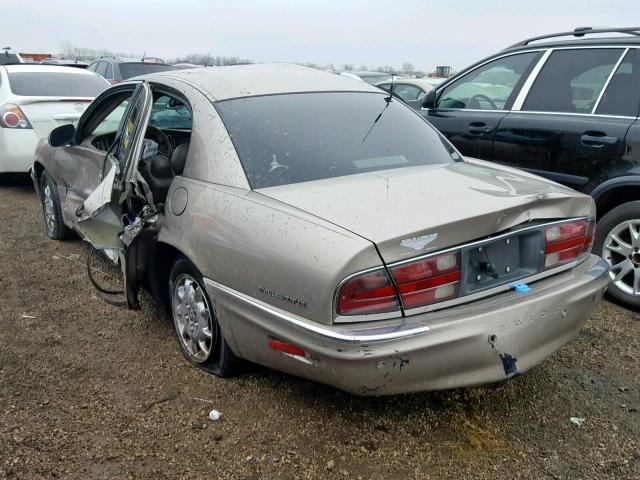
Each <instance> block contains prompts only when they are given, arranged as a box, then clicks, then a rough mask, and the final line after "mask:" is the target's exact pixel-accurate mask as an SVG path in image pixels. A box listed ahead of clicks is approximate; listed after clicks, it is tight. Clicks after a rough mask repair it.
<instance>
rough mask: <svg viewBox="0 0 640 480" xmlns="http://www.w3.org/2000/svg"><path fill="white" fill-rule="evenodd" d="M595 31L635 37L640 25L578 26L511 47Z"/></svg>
mask: <svg viewBox="0 0 640 480" xmlns="http://www.w3.org/2000/svg"><path fill="white" fill-rule="evenodd" d="M594 33H624V34H625V35H632V36H635V37H640V27H602V28H600V27H596V28H594V27H578V28H575V29H574V30H573V31H572V32H560V33H550V34H548V35H540V36H538V37H531V38H527V39H526V40H523V41H521V42H518V43H514V44H513V45H511V47H524V46H525V45H529V44H530V43H532V42H535V41H537V40H544V39H547V38H556V37H584V36H585V35H592V34H594Z"/></svg>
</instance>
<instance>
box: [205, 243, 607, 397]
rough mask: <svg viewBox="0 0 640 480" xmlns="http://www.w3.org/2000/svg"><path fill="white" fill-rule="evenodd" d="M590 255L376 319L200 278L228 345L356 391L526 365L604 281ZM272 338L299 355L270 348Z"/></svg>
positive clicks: (478, 379)
mask: <svg viewBox="0 0 640 480" xmlns="http://www.w3.org/2000/svg"><path fill="white" fill-rule="evenodd" d="M607 272H608V265H607V264H606V262H604V261H603V260H601V259H600V258H599V257H596V256H594V255H591V256H590V257H589V258H588V259H587V260H585V261H584V262H582V263H581V264H580V265H578V266H577V267H575V268H574V269H572V270H569V271H566V272H563V273H559V274H557V275H554V276H552V277H549V278H546V279H544V280H540V281H538V282H536V283H533V284H531V285H530V287H531V289H532V290H531V292H528V293H517V292H514V291H509V292H505V293H501V294H498V295H495V296H493V297H489V298H486V299H484V300H479V301H476V302H473V303H470V304H466V305H463V306H459V307H452V308H448V309H445V310H442V311H438V312H431V313H427V314H422V315H414V316H411V317H408V318H406V319H404V320H403V321H395V323H394V322H375V323H376V324H375V326H372V325H369V326H368V327H366V328H365V327H363V325H362V324H358V325H334V326H324V325H319V324H317V323H312V322H309V321H306V320H304V319H302V318H300V317H295V316H293V315H291V314H290V313H287V312H284V311H281V310H278V309H275V308H274V307H271V306H269V305H267V304H264V303H262V302H260V301H258V300H255V299H252V298H250V297H246V296H245V295H243V294H241V293H239V292H236V291H233V290H230V289H228V288H226V287H224V286H221V285H219V284H217V283H215V282H213V281H211V280H205V282H206V284H207V288H208V290H209V293H210V295H211V296H212V298H213V299H214V302H215V304H216V311H217V314H218V319H219V321H220V323H221V326H222V329H223V331H224V332H225V336H226V337H227V339H228V340H229V342H230V344H231V347H232V348H233V350H234V352H235V353H236V354H237V355H239V356H241V357H243V358H246V359H248V360H251V361H254V362H256V363H260V364H263V365H267V366H269V367H272V368H276V369H278V370H282V371H285V372H288V373H292V374H294V375H298V376H301V377H305V378H308V379H311V380H315V381H319V382H322V383H326V384H329V385H333V386H336V387H338V388H340V389H342V390H346V391H348V392H352V393H356V394H361V395H388V394H397V393H404V392H414V391H421V390H438V389H447V388H455V387H462V386H469V385H478V384H484V383H491V382H497V381H501V380H504V379H506V378H510V377H512V376H514V375H516V374H519V373H523V372H525V371H527V370H529V369H530V368H532V367H533V366H535V365H537V364H539V363H540V362H541V361H542V360H544V359H545V358H547V357H548V356H549V355H551V354H552V353H554V352H555V351H556V350H558V349H559V348H560V347H561V346H562V345H564V344H565V343H566V342H568V341H569V340H570V339H571V338H573V337H574V336H575V334H576V333H577V332H578V330H579V329H580V328H581V327H582V325H583V324H584V323H585V322H586V320H587V319H588V318H589V316H590V315H591V312H592V311H593V309H594V308H595V307H596V305H597V304H598V303H599V301H600V299H601V298H602V294H603V293H604V290H605V289H606V287H607V285H608V283H609V276H608V274H607ZM270 338H276V339H279V340H282V341H285V342H289V343H293V344H295V345H297V346H299V347H301V348H302V349H303V350H304V351H305V352H306V356H305V357H293V356H291V355H286V354H283V353H281V352H279V351H275V350H272V349H270V348H268V346H267V342H268V340H269V339H270Z"/></svg>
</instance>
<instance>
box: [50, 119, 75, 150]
mask: <svg viewBox="0 0 640 480" xmlns="http://www.w3.org/2000/svg"><path fill="white" fill-rule="evenodd" d="M75 135H76V127H74V126H73V125H72V124H70V123H69V124H67V125H60V126H59V127H56V128H54V129H53V130H51V133H49V145H51V146H52V147H64V146H65V145H73V139H74V137H75Z"/></svg>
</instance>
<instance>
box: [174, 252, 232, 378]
mask: <svg viewBox="0 0 640 480" xmlns="http://www.w3.org/2000/svg"><path fill="white" fill-rule="evenodd" d="M169 282H170V285H169V286H170V292H171V314H172V316H173V323H174V326H175V329H176V334H177V336H178V343H179V344H180V349H181V351H182V354H183V355H184V356H185V357H186V358H187V360H189V362H191V363H193V364H194V365H196V366H199V367H201V368H204V369H205V370H208V371H210V372H212V373H214V374H216V375H217V376H219V377H231V376H234V375H236V374H237V373H238V372H239V371H240V367H241V361H240V359H238V358H237V357H236V356H235V355H234V354H233V352H232V351H231V348H229V345H228V344H227V341H226V340H225V339H224V336H223V335H222V331H221V330H220V326H219V325H218V320H217V318H216V314H215V308H214V304H213V302H212V301H211V299H210V298H209V295H208V294H207V290H206V288H205V286H204V281H203V278H202V274H201V273H200V272H199V271H198V270H197V269H196V267H195V266H194V265H193V264H192V263H191V262H190V261H189V260H187V259H186V258H184V257H180V258H179V259H178V260H177V261H176V263H175V264H174V265H173V268H172V269H171V274H170V277H169Z"/></svg>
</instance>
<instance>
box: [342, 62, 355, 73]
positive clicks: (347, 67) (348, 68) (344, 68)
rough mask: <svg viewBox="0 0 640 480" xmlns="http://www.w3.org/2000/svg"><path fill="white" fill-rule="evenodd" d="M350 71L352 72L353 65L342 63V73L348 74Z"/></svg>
mask: <svg viewBox="0 0 640 480" xmlns="http://www.w3.org/2000/svg"><path fill="white" fill-rule="evenodd" d="M351 70H353V65H352V64H350V63H344V64H343V65H342V71H343V72H350V71H351Z"/></svg>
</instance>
